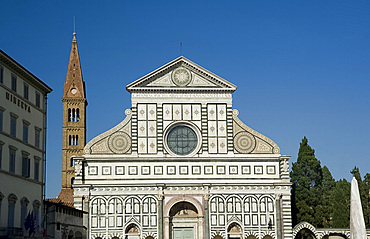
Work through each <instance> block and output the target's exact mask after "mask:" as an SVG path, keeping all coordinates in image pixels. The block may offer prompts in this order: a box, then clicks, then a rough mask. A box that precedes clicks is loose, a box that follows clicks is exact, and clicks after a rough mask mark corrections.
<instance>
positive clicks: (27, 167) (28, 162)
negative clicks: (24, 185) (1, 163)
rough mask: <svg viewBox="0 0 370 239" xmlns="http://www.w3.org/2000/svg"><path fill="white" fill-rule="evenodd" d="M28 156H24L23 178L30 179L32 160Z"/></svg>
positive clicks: (25, 154)
mask: <svg viewBox="0 0 370 239" xmlns="http://www.w3.org/2000/svg"><path fill="white" fill-rule="evenodd" d="M28 156H29V154H27V153H23V154H22V176H23V177H26V178H29V177H30V165H31V159H30V158H29V157H28Z"/></svg>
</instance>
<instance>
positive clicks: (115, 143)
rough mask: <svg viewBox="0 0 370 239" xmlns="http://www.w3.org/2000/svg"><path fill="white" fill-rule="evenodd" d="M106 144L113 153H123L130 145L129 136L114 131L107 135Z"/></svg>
mask: <svg viewBox="0 0 370 239" xmlns="http://www.w3.org/2000/svg"><path fill="white" fill-rule="evenodd" d="M108 146H109V148H110V150H111V151H112V152H113V153H116V154H124V153H126V152H127V151H128V150H129V149H130V147H131V138H130V136H128V135H127V134H126V133H124V132H116V133H114V134H112V135H111V136H110V137H109V140H108Z"/></svg>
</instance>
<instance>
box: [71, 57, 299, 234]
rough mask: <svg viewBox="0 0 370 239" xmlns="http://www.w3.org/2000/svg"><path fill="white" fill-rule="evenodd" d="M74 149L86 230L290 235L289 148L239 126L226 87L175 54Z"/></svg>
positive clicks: (131, 86) (77, 198)
mask: <svg viewBox="0 0 370 239" xmlns="http://www.w3.org/2000/svg"><path fill="white" fill-rule="evenodd" d="M127 90H128V91H129V92H130V93H131V101H132V106H131V109H128V110H126V111H125V114H126V118H125V119H124V120H123V121H122V122H121V123H120V124H118V125H117V126H115V127H114V128H112V129H110V130H108V131H107V132H104V133H102V134H101V135H99V136H97V137H95V138H94V139H93V140H91V141H90V142H89V143H88V144H87V145H86V147H85V149H84V155H83V157H76V158H74V161H75V165H76V167H75V168H76V178H75V183H74V186H73V187H74V189H75V190H74V192H75V205H76V206H77V207H78V208H80V209H84V210H87V209H88V211H89V216H88V218H86V221H85V222H86V224H87V225H88V229H89V238H106V239H108V238H122V239H123V238H158V239H162V238H164V239H177V238H181V239H187V238H189V239H193V238H194V239H195V238H205V239H211V238H247V237H248V238H281V237H282V236H284V238H287V239H289V238H292V225H291V212H290V182H289V162H288V161H289V157H288V156H282V155H281V154H280V149H279V147H278V146H277V145H276V144H275V143H274V142H273V141H272V140H270V139H269V138H267V137H266V136H263V135H262V134H260V133H258V132H256V131H254V130H253V129H251V128H249V127H248V126H246V125H245V124H244V123H243V122H242V121H241V120H240V119H239V118H238V111H237V110H236V109H233V107H232V93H233V92H234V91H235V90H236V86H235V85H233V84H231V83H229V82H227V81H226V80H224V79H222V78H220V77H218V76H217V75H215V74H213V73H211V72H209V71H207V70H206V69H204V68H202V67H200V66H199V65H197V64H195V63H193V62H191V61H190V60H188V59H186V58H184V57H179V58H177V59H175V60H173V61H172V62H170V63H168V64H166V65H164V66H162V67H160V68H159V69H157V70H155V71H153V72H151V73H149V74H148V75H146V76H144V77H142V78H140V79H138V80H136V81H135V82H133V83H131V84H129V85H128V86H127Z"/></svg>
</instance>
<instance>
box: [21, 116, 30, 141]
mask: <svg viewBox="0 0 370 239" xmlns="http://www.w3.org/2000/svg"><path fill="white" fill-rule="evenodd" d="M29 125H30V123H28V122H27V121H25V120H24V121H23V142H25V143H28V126H29Z"/></svg>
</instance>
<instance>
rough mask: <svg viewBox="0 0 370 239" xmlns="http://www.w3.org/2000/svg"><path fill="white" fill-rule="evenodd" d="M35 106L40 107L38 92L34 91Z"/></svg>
mask: <svg viewBox="0 0 370 239" xmlns="http://www.w3.org/2000/svg"><path fill="white" fill-rule="evenodd" d="M36 106H37V107H39V108H40V93H39V92H37V91H36Z"/></svg>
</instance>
